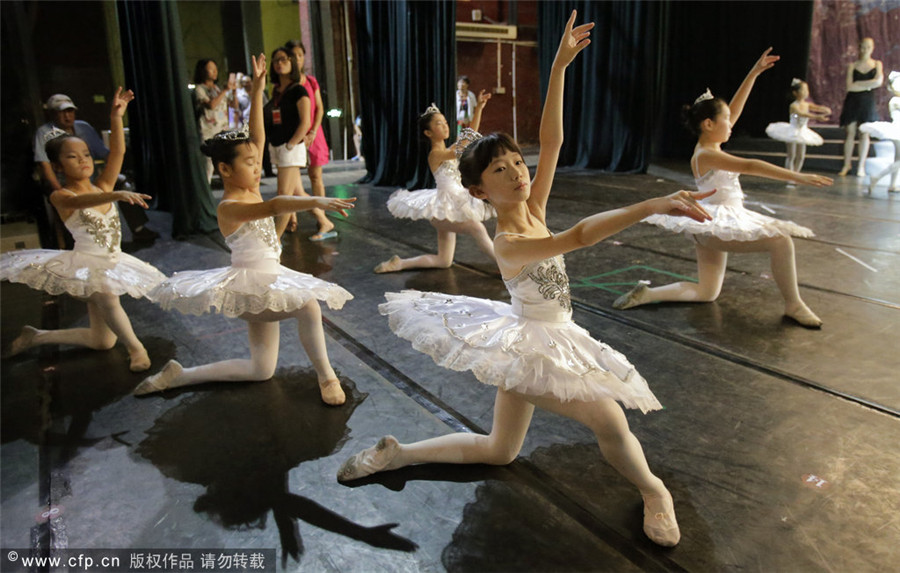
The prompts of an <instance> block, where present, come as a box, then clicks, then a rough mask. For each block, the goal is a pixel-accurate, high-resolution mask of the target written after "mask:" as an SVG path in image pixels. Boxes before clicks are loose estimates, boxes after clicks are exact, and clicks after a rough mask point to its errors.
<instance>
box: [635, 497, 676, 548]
mask: <svg viewBox="0 0 900 573" xmlns="http://www.w3.org/2000/svg"><path fill="white" fill-rule="evenodd" d="M643 498H644V533H646V534H647V537H649V538H650V540H651V541H653V543H656V544H657V545H662V546H663V547H675V546H676V545H678V542H679V541H680V540H681V531H680V530H679V529H678V522H677V521H676V520H675V504H674V502H673V501H672V494H671V493H669V492H668V491H666V493H665V494H662V495H644V496H643Z"/></svg>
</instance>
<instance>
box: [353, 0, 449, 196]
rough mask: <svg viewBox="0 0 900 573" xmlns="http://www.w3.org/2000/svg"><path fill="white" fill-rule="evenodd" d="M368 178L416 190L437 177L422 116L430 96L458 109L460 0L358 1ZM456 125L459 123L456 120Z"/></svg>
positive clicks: (442, 105) (443, 107)
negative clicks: (419, 124)
mask: <svg viewBox="0 0 900 573" xmlns="http://www.w3.org/2000/svg"><path fill="white" fill-rule="evenodd" d="M354 8H355V11H356V34H357V36H356V38H357V51H358V62H359V91H360V113H361V114H362V131H363V134H365V135H364V137H363V155H364V156H365V158H366V171H367V175H366V177H365V178H364V179H363V180H362V182H364V183H372V184H374V185H397V186H402V187H406V188H409V189H416V188H420V187H424V186H426V185H430V181H431V180H432V179H433V178H432V177H431V173H430V172H429V169H428V165H427V161H426V159H427V156H428V148H427V147H425V146H423V145H421V144H420V142H419V139H418V134H417V132H416V119H417V118H418V116H419V114H421V113H422V112H423V111H425V108H426V107H428V105H429V104H430V103H432V102H434V103H436V104H437V106H438V107H439V108H441V110H443V111H444V114H445V115H447V116H448V120H452V118H454V117H455V115H456V107H455V100H454V96H455V93H456V77H455V71H456V50H455V46H456V27H455V18H456V2H454V1H453V0H439V1H436V2H416V1H409V0H397V1H394V2H380V1H377V0H357V1H356V3H355V4H354ZM451 123H453V122H452V121H451Z"/></svg>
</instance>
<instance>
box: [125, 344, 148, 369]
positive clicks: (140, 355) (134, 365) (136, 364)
mask: <svg viewBox="0 0 900 573" xmlns="http://www.w3.org/2000/svg"><path fill="white" fill-rule="evenodd" d="M128 357H129V359H130V360H131V364H129V365H128V369H129V370H131V371H132V372H143V371H144V370H150V355H149V354H147V349H146V348H141V349H140V350H138V351H137V352H129V353H128Z"/></svg>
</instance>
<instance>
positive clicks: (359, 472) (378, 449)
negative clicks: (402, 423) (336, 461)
mask: <svg viewBox="0 0 900 573" xmlns="http://www.w3.org/2000/svg"><path fill="white" fill-rule="evenodd" d="M399 452H400V442H398V441H397V438H395V437H394V436H385V437H383V438H381V439H380V440H378V443H377V444H375V445H374V446H372V447H371V448H369V449H366V450H363V451H361V452H359V453H358V454H356V455H355V456H353V457H352V458H350V459H349V460H347V461H346V462H344V463H343V464H342V465H341V468H340V469H339V470H338V472H337V480H338V481H351V480H355V479H359V478H363V477H366V476H369V475H372V474H374V473H376V472H380V471H382V470H383V469H384V468H386V467H387V466H388V464H389V463H391V461H393V459H394V458H395V457H396V456H397V454H398V453H399Z"/></svg>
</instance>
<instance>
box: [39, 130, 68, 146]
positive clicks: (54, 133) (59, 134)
mask: <svg viewBox="0 0 900 573" xmlns="http://www.w3.org/2000/svg"><path fill="white" fill-rule="evenodd" d="M63 135H69V132H67V131H63V130H62V129H60V128H58V127H56V126H53V127H52V128H50V131H48V132H47V133H45V134H44V145H46V144H47V142H48V141H50V140H51V139H56V138H57V137H62V136H63Z"/></svg>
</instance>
